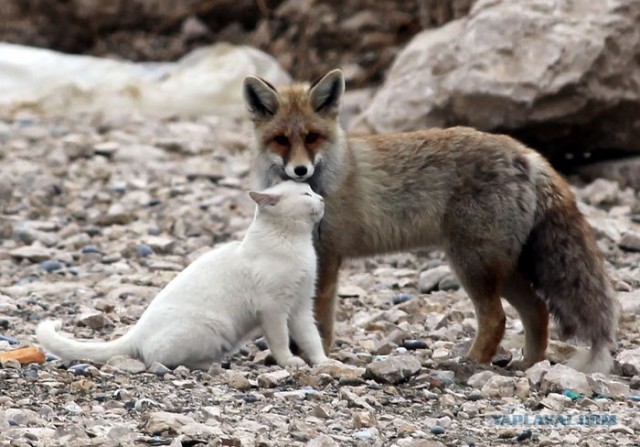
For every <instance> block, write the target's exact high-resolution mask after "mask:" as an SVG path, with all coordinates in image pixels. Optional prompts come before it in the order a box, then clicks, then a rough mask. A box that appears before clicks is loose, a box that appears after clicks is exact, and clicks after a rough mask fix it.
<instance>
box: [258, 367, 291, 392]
mask: <svg viewBox="0 0 640 447" xmlns="http://www.w3.org/2000/svg"><path fill="white" fill-rule="evenodd" d="M289 377H291V374H290V373H289V372H288V371H287V370H286V369H278V370H276V371H271V372H268V373H262V374H260V375H259V376H258V386H260V387H261V388H275V387H277V386H279V385H282V384H283V383H284V382H285V381H286V380H287V379H288V378H289Z"/></svg>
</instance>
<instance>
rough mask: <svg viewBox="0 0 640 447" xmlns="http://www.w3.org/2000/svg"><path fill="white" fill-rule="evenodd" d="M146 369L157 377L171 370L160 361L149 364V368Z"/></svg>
mask: <svg viewBox="0 0 640 447" xmlns="http://www.w3.org/2000/svg"><path fill="white" fill-rule="evenodd" d="M147 371H149V372H150V373H153V374H155V375H156V376H158V377H163V376H164V375H165V374H170V373H171V370H170V369H169V368H167V367H166V366H164V365H163V364H162V363H160V362H153V363H152V364H151V366H149V369H148V370H147Z"/></svg>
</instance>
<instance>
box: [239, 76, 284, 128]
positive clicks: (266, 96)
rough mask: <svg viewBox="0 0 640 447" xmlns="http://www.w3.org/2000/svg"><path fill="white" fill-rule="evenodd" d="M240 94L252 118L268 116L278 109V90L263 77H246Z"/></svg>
mask: <svg viewBox="0 0 640 447" xmlns="http://www.w3.org/2000/svg"><path fill="white" fill-rule="evenodd" d="M242 94H243V96H244V102H245V103H246V104H247V107H248V108H249V112H250V113H251V115H253V117H254V118H263V119H264V118H270V117H272V116H273V115H275V113H276V111H277V110H278V92H277V91H276V89H275V87H274V86H273V85H271V84H269V83H268V82H267V81H265V80H264V79H260V78H257V77H255V76H248V77H246V78H245V79H244V83H243V87H242Z"/></svg>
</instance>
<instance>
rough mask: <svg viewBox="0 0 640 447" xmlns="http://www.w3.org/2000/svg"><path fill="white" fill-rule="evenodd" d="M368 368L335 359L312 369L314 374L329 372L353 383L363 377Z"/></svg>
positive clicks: (330, 374)
mask: <svg viewBox="0 0 640 447" xmlns="http://www.w3.org/2000/svg"><path fill="white" fill-rule="evenodd" d="M365 372H366V370H365V369H364V368H360V367H358V366H353V365H349V364H346V363H342V362H338V361H335V360H332V361H328V362H324V363H320V364H319V365H315V366H314V367H313V368H312V369H311V374H312V375H320V374H328V375H329V376H331V377H333V378H334V379H338V380H340V381H341V382H342V383H349V382H351V383H353V382H356V381H358V380H361V379H362V376H364V374H365Z"/></svg>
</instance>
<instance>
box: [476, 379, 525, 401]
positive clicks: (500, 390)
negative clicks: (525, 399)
mask: <svg viewBox="0 0 640 447" xmlns="http://www.w3.org/2000/svg"><path fill="white" fill-rule="evenodd" d="M515 391H516V379H515V378H514V377H505V376H499V375H494V376H493V377H491V378H490V379H489V380H488V381H487V382H486V383H485V384H484V385H483V386H482V389H481V392H482V397H484V398H486V399H489V398H501V397H505V396H513V395H514V394H515Z"/></svg>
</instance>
